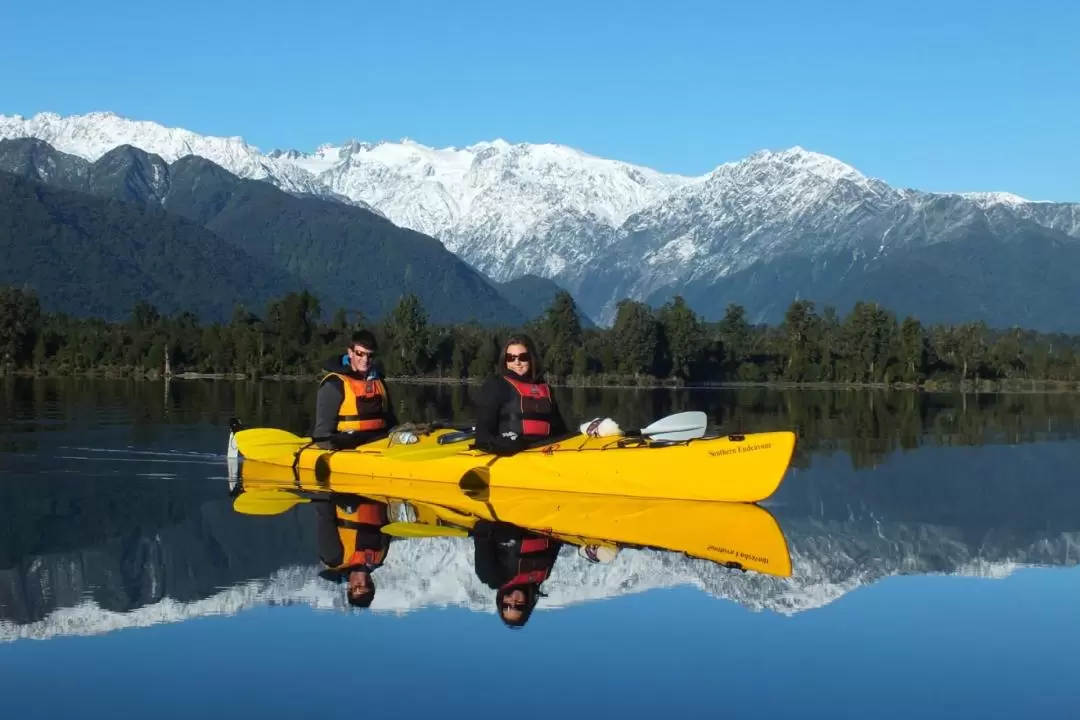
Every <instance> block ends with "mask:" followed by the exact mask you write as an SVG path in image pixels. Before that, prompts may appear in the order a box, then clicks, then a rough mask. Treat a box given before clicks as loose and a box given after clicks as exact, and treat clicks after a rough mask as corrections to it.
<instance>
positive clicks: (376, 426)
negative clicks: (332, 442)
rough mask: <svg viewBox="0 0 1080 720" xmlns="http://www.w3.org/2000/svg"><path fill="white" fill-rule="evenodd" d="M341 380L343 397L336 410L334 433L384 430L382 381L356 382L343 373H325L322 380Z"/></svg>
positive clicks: (384, 396)
mask: <svg viewBox="0 0 1080 720" xmlns="http://www.w3.org/2000/svg"><path fill="white" fill-rule="evenodd" d="M331 376H336V377H339V378H341V381H342V383H341V384H342V386H343V388H344V390H345V395H344V397H343V398H342V399H341V407H340V408H339V409H338V415H337V427H336V429H335V432H348V431H366V430H385V429H386V411H387V399H386V386H385V385H383V381H382V380H378V379H375V380H358V379H357V378H354V377H351V376H349V375H345V374H344V373H334V372H332V373H327V374H326V376H325V377H324V378H323V379H322V382H326V379H327V378H329V377H331Z"/></svg>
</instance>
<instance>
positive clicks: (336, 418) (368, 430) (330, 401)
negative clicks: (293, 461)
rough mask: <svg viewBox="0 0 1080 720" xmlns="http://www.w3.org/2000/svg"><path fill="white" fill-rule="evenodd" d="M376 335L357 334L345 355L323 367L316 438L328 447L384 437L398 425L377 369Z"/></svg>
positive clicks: (314, 432)
mask: <svg viewBox="0 0 1080 720" xmlns="http://www.w3.org/2000/svg"><path fill="white" fill-rule="evenodd" d="M377 349H378V347H377V343H376V340H375V336H374V335H372V334H371V333H370V332H368V331H367V330H360V331H358V332H356V333H354V334H353V336H352V338H351V339H350V342H349V344H348V345H347V346H346V348H345V354H344V355H338V356H336V357H334V358H331V359H330V360H329V361H327V363H326V364H325V365H324V366H323V370H325V371H326V374H325V375H324V376H323V378H322V380H321V381H320V384H319V393H318V396H317V398H316V400H315V428H314V429H313V430H312V435H311V436H312V438H314V439H316V444H317V445H318V447H320V448H323V449H325V450H346V449H350V448H355V447H356V446H357V445H361V444H363V443H366V442H371V441H372V440H378V439H380V438H384V437H386V436H387V434H388V433H389V431H390V428H392V427H394V426H395V425H397V418H396V417H395V416H394V409H393V403H391V401H390V395H389V393H388V392H387V390H386V385H385V384H384V383H383V381H382V380H381V379H380V378H379V374H378V372H377V371H376V370H375V353H376V351H377Z"/></svg>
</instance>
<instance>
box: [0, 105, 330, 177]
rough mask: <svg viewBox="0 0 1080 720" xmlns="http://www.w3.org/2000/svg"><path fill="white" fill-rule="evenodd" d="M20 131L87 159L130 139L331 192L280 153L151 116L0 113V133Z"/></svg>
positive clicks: (237, 171) (172, 156)
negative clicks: (153, 119) (166, 123)
mask: <svg viewBox="0 0 1080 720" xmlns="http://www.w3.org/2000/svg"><path fill="white" fill-rule="evenodd" d="M20 137H33V138H37V139H39V140H44V141H45V142H47V143H49V144H50V145H52V146H53V147H54V148H55V149H57V150H59V151H60V152H64V153H68V154H70V155H76V156H78V157H81V158H84V159H86V160H88V161H90V162H93V161H95V160H98V159H99V158H101V157H102V156H103V155H105V154H106V153H108V152H109V151H110V150H113V149H114V148H117V147H119V146H121V145H131V146H132V147H136V148H139V149H140V150H143V151H145V152H148V153H151V154H153V155H159V156H160V157H161V158H162V159H163V160H165V161H166V162H168V163H172V162H174V161H176V160H179V159H180V158H182V157H186V156H189V155H196V156H198V157H202V158H205V159H207V160H209V161H211V162H213V163H215V164H217V165H220V166H221V167H223V168H225V169H226V170H228V171H229V172H231V173H233V174H234V175H238V176H240V177H243V178H248V179H252V180H266V181H269V182H272V183H273V184H275V185H277V186H278V187H280V188H281V189H283V190H286V191H288V192H298V193H305V194H310V195H317V196H329V195H331V193H330V192H329V190H328V189H327V188H325V187H324V186H322V185H321V184H320V183H319V182H318V181H316V180H315V178H314V177H313V176H312V175H311V174H310V173H308V172H305V171H302V170H300V169H298V168H297V167H296V166H294V165H293V164H292V163H290V162H288V161H287V160H285V159H284V158H281V157H277V158H272V157H270V156H267V155H263V154H262V153H261V152H260V151H259V149H258V148H256V147H253V146H251V145H249V144H248V143H247V142H245V141H244V139H243V138H241V137H235V136H234V137H215V136H204V135H199V134H198V133H194V132H191V131H190V130H184V129H182V128H167V127H164V126H162V125H159V124H157V123H154V122H149V121H144V120H129V119H127V118H122V117H120V116H118V115H116V114H114V113H110V112H93V113H87V114H85V115H72V116H69V117H61V116H60V115H57V114H55V113H39V114H37V115H35V116H34V117H32V118H29V119H26V118H23V117H22V116H20V115H14V116H4V115H0V139H13V138H20Z"/></svg>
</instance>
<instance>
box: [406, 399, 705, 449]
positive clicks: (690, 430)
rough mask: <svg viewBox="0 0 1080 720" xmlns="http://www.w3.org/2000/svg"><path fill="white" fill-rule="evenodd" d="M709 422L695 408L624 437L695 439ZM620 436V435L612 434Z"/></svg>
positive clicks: (454, 437)
mask: <svg viewBox="0 0 1080 720" xmlns="http://www.w3.org/2000/svg"><path fill="white" fill-rule="evenodd" d="M708 424H709V417H708V416H707V415H706V414H705V413H703V412H701V411H699V410H693V411H688V412H681V413H675V414H674V415H668V416H666V417H663V418H660V419H659V420H657V421H656V422H654V423H652V424H651V425H647V426H646V427H643V428H640V429H631V430H624V431H622V437H650V438H652V439H653V440H662V441H666V442H678V441H682V440H694V439H696V438H700V437H702V436H704V435H705V428H706V427H707V426H708ZM474 436H475V434H474V433H473V432H470V431H461V432H456V433H449V434H447V435H444V436H443V437H440V438H439V440H438V442H439V444H440V445H443V444H446V443H458V442H461V441H463V440H468V439H470V438H472V437H474ZM612 437H619V436H617V435H616V436H612ZM449 454H453V453H448V452H446V449H445V448H441V447H433V448H427V449H423V450H417V451H416V453H415V454H413V453H409V455H408V457H402V458H401V459H402V460H427V459H431V458H439V457H445V456H446V455H449Z"/></svg>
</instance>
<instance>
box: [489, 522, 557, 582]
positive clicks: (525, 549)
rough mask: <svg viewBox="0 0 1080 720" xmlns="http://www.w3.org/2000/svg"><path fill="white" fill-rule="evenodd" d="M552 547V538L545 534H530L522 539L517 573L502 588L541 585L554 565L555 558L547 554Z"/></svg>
mask: <svg viewBox="0 0 1080 720" xmlns="http://www.w3.org/2000/svg"><path fill="white" fill-rule="evenodd" d="M550 548H551V538H549V537H546V536H543V535H530V536H529V537H526V538H525V539H524V540H522V541H521V554H520V557H519V558H518V571H517V575H515V576H514V577H512V578H510V581H509V582H507V583H506V584H505V585H503V586H502V588H501V589H503V590H506V589H507V588H510V587H514V586H515V585H528V584H530V583H536V584H537V585H539V584H540V583H542V582H544V581H545V580H547V579H548V575H550V574H551V568H552V566H553V565H554V562H553V558H551V557H549V556H548V554H547V552H548V550H549V549H550Z"/></svg>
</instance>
